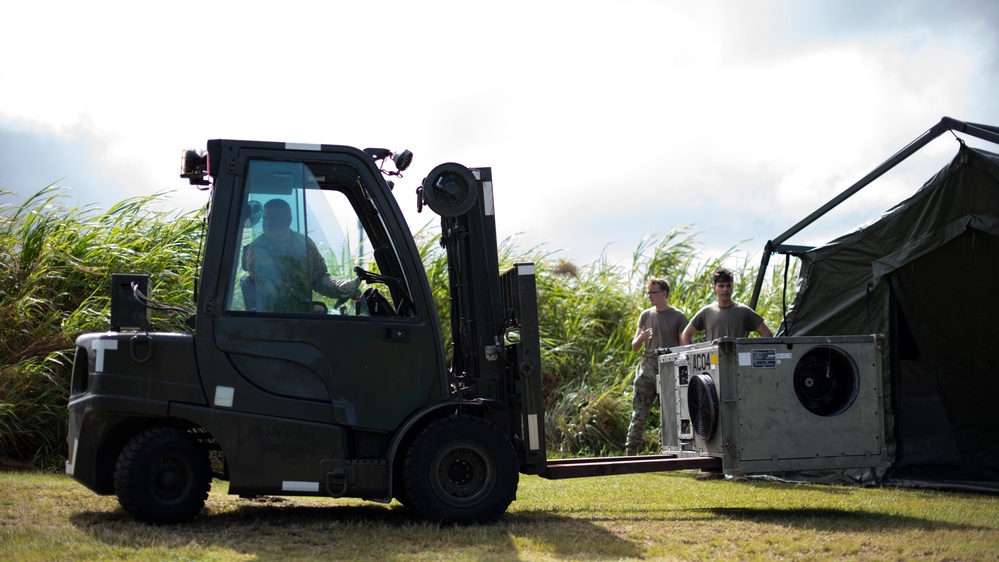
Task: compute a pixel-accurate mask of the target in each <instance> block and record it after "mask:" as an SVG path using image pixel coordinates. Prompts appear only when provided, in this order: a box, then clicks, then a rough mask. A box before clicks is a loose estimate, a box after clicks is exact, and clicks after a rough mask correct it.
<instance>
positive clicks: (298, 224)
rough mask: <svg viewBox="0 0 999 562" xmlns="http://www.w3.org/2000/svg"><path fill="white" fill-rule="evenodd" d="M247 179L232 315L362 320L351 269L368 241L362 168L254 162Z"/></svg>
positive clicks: (229, 307)
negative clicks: (361, 205) (359, 202)
mask: <svg viewBox="0 0 999 562" xmlns="http://www.w3.org/2000/svg"><path fill="white" fill-rule="evenodd" d="M318 166H325V167H327V168H330V170H321V171H324V172H330V171H335V173H325V174H320V173H316V171H314V170H313V168H318ZM246 178H247V179H246V189H245V192H244V194H243V198H242V211H241V219H240V224H239V229H238V232H237V236H236V237H235V239H236V243H237V244H238V247H237V248H235V252H233V254H232V255H233V256H235V260H234V263H233V264H232V265H231V269H230V271H231V276H230V279H232V280H233V282H232V285H231V286H230V291H229V299H228V303H227V310H229V311H237V312H256V313H265V314H270V313H274V314H305V315H354V314H356V313H357V310H355V306H354V301H355V297H356V296H357V294H358V291H357V289H358V287H357V285H358V281H356V279H355V274H354V272H353V267H354V265H355V264H357V263H359V261H360V260H361V259H362V258H363V256H362V255H361V250H362V248H361V241H362V240H364V238H365V237H366V235H365V233H364V231H363V229H362V228H361V222H360V221H359V220H358V217H357V214H356V213H355V212H354V208H353V206H352V205H351V198H352V197H353V199H355V200H356V199H357V198H358V196H359V183H360V179H359V178H360V175H359V174H358V173H357V172H356V170H353V169H352V168H350V167H349V166H342V165H339V166H336V168H335V169H334V167H333V166H332V165H331V164H322V165H313V166H311V167H310V165H308V164H306V163H302V162H279V161H269V160H252V161H250V163H249V167H248V171H247V175H246Z"/></svg>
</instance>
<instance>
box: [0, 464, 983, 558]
mask: <svg viewBox="0 0 999 562" xmlns="http://www.w3.org/2000/svg"><path fill="white" fill-rule="evenodd" d="M225 489H226V484H225V483H224V482H219V481H216V482H215V485H214V487H213V491H212V494H211V497H210V498H209V503H208V507H207V508H206V510H205V511H204V512H202V514H201V515H200V516H199V517H198V518H197V519H196V520H195V521H194V522H193V523H190V524H187V525H178V526H165V527H150V526H146V525H143V524H139V523H135V522H132V521H131V520H129V519H127V518H126V517H125V515H124V514H123V512H122V511H121V510H120V509H119V508H118V504H117V500H116V499H115V498H114V497H113V496H110V497H100V496H97V495H95V494H93V493H92V492H90V491H89V490H87V489H86V488H84V487H83V486H81V485H79V484H77V483H76V482H75V481H73V480H71V479H69V478H67V477H65V476H61V475H47V474H37V473H27V474H26V473H11V472H7V473H0V560H18V561H21V560H82V559H122V560H151V559H162V560H178V559H180V560H192V559H197V560H252V559H261V560H277V559H281V560H288V559H346V560H365V559H367V560H393V559H406V560H412V559H440V558H447V559H455V560H513V559H521V560H618V559H646V560H647V559H701V560H715V559H725V560H734V559H749V560H752V559H776V558H785V559H794V560H802V559H832V558H836V559H864V560H867V559H878V560H911V559H930V560H996V559H997V558H999V496H989V495H977V494H957V493H945V492H935V491H925V490H902V489H857V488H846V487H838V486H820V485H792V484H782V483H773V482H761V481H750V482H732V481H696V480H694V473H692V472H674V473H664V474H644V475H630V476H616V477H602V478H590V479H580V480H565V481H547V480H543V479H540V478H537V477H533V476H532V477H523V478H522V480H521V487H520V492H519V494H518V498H517V501H516V502H514V504H513V505H512V506H511V508H510V510H509V512H508V513H507V514H506V515H505V516H504V517H503V518H502V519H501V520H500V521H499V522H498V523H495V524H493V525H487V526H478V527H459V528H454V527H438V526H436V525H430V524H426V523H423V522H420V521H418V520H416V519H414V517H413V515H412V514H411V512H409V511H407V510H406V509H404V508H402V507H400V506H398V505H397V504H395V503H393V504H392V505H389V506H385V505H382V504H375V503H368V502H361V501H354V500H332V499H313V498H277V497H266V498H260V499H257V500H242V499H239V498H236V497H234V496H229V495H227V494H225V493H224V490H225Z"/></svg>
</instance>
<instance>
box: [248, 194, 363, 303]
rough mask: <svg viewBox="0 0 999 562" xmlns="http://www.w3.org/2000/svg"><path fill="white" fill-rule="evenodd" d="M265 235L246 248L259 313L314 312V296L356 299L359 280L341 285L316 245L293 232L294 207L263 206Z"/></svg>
mask: <svg viewBox="0 0 999 562" xmlns="http://www.w3.org/2000/svg"><path fill="white" fill-rule="evenodd" d="M263 228H264V233H263V234H262V235H260V236H258V237H257V238H256V239H255V240H253V242H250V243H249V244H247V245H246V247H244V248H243V269H245V270H246V271H248V272H249V273H250V279H252V285H253V286H254V288H255V293H256V294H255V303H256V310H258V311H266V312H312V292H313V291H315V292H317V293H319V294H321V295H324V296H327V297H331V298H336V297H344V298H349V297H354V296H357V295H358V294H360V293H359V291H358V286H359V285H360V280H359V279H354V280H352V281H340V280H338V279H337V278H335V277H333V276H332V275H330V274H329V270H328V268H327V267H326V260H324V259H323V257H322V255H321V254H320V253H319V249H318V248H317V247H316V244H315V242H313V241H312V240H311V239H309V237H308V236H305V235H304V234H302V233H300V232H296V231H294V230H292V229H291V206H290V205H288V202H287V201H284V200H283V199H271V200H270V201H268V202H267V203H266V204H265V205H264V216H263Z"/></svg>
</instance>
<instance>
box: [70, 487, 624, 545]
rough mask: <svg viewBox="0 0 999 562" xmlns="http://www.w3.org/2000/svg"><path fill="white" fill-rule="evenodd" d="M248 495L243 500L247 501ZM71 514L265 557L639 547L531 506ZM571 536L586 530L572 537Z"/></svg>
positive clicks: (116, 539)
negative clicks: (161, 521) (450, 519)
mask: <svg viewBox="0 0 999 562" xmlns="http://www.w3.org/2000/svg"><path fill="white" fill-rule="evenodd" d="M251 501H252V502H253V503H248V502H251ZM70 520H71V521H72V523H73V525H75V526H76V527H77V528H78V529H80V530H81V531H83V532H85V533H86V534H88V535H89V536H91V537H92V538H93V539H94V540H97V541H99V542H102V543H104V544H107V545H109V546H113V547H117V548H125V549H143V548H160V549H162V548H167V549H179V548H186V547H189V545H191V544H196V545H199V546H200V547H201V548H206V549H226V550H232V551H235V552H239V553H243V554H249V555H254V556H258V557H261V558H270V557H272V556H274V555H275V554H281V555H283V556H289V557H302V556H305V557H309V556H313V555H315V553H317V552H322V553H325V554H323V556H324V557H327V558H366V557H373V558H378V559H391V558H396V557H406V556H408V555H414V554H416V553H419V554H420V555H422V556H427V555H430V556H431V557H434V556H438V557H447V556H449V555H450V556H454V555H455V554H456V553H460V552H463V551H464V552H466V554H467V553H471V554H473V557H476V556H475V555H477V556H482V557H485V558H498V559H511V560H512V559H516V558H518V557H519V554H518V547H517V544H522V543H524V542H526V543H529V544H530V549H532V550H535V551H542V552H547V553H551V554H552V555H555V556H557V557H561V558H579V557H585V558H587V559H601V558H607V559H619V558H622V557H639V556H641V555H642V552H643V551H642V549H641V548H639V546H638V545H635V544H633V543H631V542H629V541H627V540H624V539H621V538H620V537H618V536H616V535H614V534H613V533H610V532H608V531H607V530H605V529H603V528H601V527H600V526H598V525H597V524H595V523H594V522H593V521H590V520H585V519H576V518H572V517H562V516H558V515H552V514H543V515H541V514H538V513H532V512H521V513H516V512H513V513H510V512H508V513H506V514H504V515H503V516H502V517H501V518H500V520H499V521H497V522H496V523H493V524H488V525H472V526H467V527H456V526H441V525H436V524H433V523H428V522H426V521H423V520H421V519H420V518H419V517H418V516H417V515H416V513H415V512H413V511H411V510H409V509H407V508H404V507H402V506H399V505H392V506H385V505H380V504H364V505H349V506H338V505H330V506H316V505H295V504H292V503H290V502H286V500H284V499H283V498H261V499H258V500H243V501H241V503H240V505H239V506H238V507H236V508H235V509H232V510H229V511H224V512H220V513H210V512H202V513H201V514H200V515H199V516H198V517H197V518H196V519H195V520H194V521H192V522H191V523H187V524H182V525H163V526H151V525H146V524H143V523H138V522H135V521H133V520H132V519H130V518H129V517H128V516H127V515H126V514H125V513H124V512H123V511H122V510H120V509H116V510H114V511H86V512H80V513H77V514H75V515H73V516H72V517H71V518H70ZM569 537H585V540H572V539H569Z"/></svg>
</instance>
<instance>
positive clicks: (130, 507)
mask: <svg viewBox="0 0 999 562" xmlns="http://www.w3.org/2000/svg"><path fill="white" fill-rule="evenodd" d="M211 485H212V473H211V466H210V465H209V462H208V455H207V454H206V453H205V451H203V450H202V449H201V447H199V446H198V443H197V442H196V441H195V440H194V439H193V438H192V437H190V436H189V435H188V434H187V433H186V432H184V431H181V430H179V429H175V428H167V427H159V428H153V429H147V430H146V431H143V432H142V433H140V434H138V435H136V436H135V437H133V438H132V440H131V441H129V442H128V444H127V445H125V448H124V449H122V451H121V454H120V455H119V456H118V463H117V464H116V465H115V470H114V488H115V493H116V494H117V495H118V503H119V504H121V507H122V509H124V510H125V512H126V513H128V514H129V515H130V516H131V517H132V518H133V519H135V520H137V521H144V522H146V523H153V524H169V523H183V522H186V521H190V520H191V519H194V517H195V516H196V515H197V514H198V512H199V511H201V508H202V507H204V505H205V500H206V499H208V490H209V489H210V488H211Z"/></svg>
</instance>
